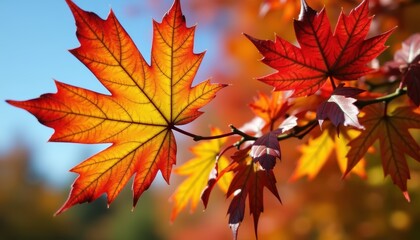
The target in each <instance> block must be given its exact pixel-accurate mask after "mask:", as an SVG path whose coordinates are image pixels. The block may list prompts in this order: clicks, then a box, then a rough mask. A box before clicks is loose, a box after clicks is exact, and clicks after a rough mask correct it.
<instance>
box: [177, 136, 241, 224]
mask: <svg viewBox="0 0 420 240" xmlns="http://www.w3.org/2000/svg"><path fill="white" fill-rule="evenodd" d="M221 133H222V132H221V131H220V130H219V129H217V128H212V129H211V135H212V136H215V135H220V134H221ZM225 142H226V140H224V139H220V138H219V139H214V140H210V141H203V142H201V143H199V144H198V145H196V146H194V147H193V148H192V149H191V151H192V152H193V153H194V155H195V157H194V158H193V159H191V160H189V161H188V162H186V163H185V164H183V165H182V166H181V167H179V168H177V169H175V170H174V173H177V174H179V175H182V176H188V178H187V179H185V180H184V181H183V182H182V183H181V184H180V185H179V186H178V188H177V189H176V190H175V192H174V194H173V195H172V196H171V200H172V201H174V207H173V209H172V214H171V221H174V220H175V218H176V216H177V215H178V214H179V213H180V212H181V211H182V210H183V209H184V208H185V207H186V205H187V204H188V202H189V201H191V212H193V211H195V209H196V208H197V204H198V202H199V201H200V198H201V193H202V191H203V189H204V188H205V186H206V184H207V180H208V176H209V174H210V172H211V171H212V170H213V167H214V165H215V161H216V159H217V163H218V167H219V168H220V169H221V170H223V169H224V168H226V167H227V166H228V164H229V161H228V159H227V158H226V157H224V156H223V155H222V156H220V157H219V153H220V152H221V150H222V149H221V148H222V146H223V145H224V143H225ZM232 178H233V174H232V173H230V172H229V173H226V174H224V175H223V177H222V178H221V179H220V181H218V185H219V186H220V188H221V189H222V190H223V191H224V192H226V191H227V189H228V187H229V184H230V182H231V181H232Z"/></svg>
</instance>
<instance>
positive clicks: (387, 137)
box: [345, 104, 420, 201]
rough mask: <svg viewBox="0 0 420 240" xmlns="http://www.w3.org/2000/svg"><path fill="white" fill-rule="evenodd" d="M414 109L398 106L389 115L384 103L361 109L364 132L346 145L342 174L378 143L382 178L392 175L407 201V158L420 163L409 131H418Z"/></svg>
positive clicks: (417, 145) (417, 121) (416, 147)
mask: <svg viewBox="0 0 420 240" xmlns="http://www.w3.org/2000/svg"><path fill="white" fill-rule="evenodd" d="M413 110H414V108H413V107H400V108H397V109H395V110H394V111H392V112H391V113H389V112H388V110H387V108H386V105H385V104H374V105H369V106H367V107H366V109H364V112H365V115H364V116H363V117H362V118H361V119H360V121H361V123H362V124H363V125H364V126H366V130H364V131H362V133H361V134H360V135H359V136H358V137H357V138H355V139H353V140H352V141H351V142H350V143H349V146H350V147H351V148H350V151H349V152H348V153H347V159H348V165H347V169H346V172H345V174H347V173H348V172H350V171H351V170H352V169H353V167H354V166H355V165H356V164H357V163H358V162H359V161H360V159H361V158H362V157H363V156H364V155H365V154H366V151H367V150H368V148H369V147H370V146H372V145H373V144H374V143H375V142H376V140H379V143H380V144H379V145H380V152H381V160H382V167H383V170H384V175H385V176H386V175H388V174H389V175H391V178H392V181H393V182H394V184H396V185H397V186H398V187H399V188H400V189H401V191H403V194H404V196H405V198H406V199H407V200H408V201H410V197H409V195H408V192H407V180H408V179H410V171H409V168H408V165H407V160H406V155H409V156H411V157H412V158H413V159H415V160H416V161H420V146H419V144H418V143H417V142H416V140H415V139H414V138H413V137H412V136H411V134H410V132H409V131H408V129H410V128H420V121H419V117H420V115H419V114H418V113H416V112H414V111H413Z"/></svg>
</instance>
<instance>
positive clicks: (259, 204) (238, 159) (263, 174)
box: [202, 146, 281, 239]
mask: <svg viewBox="0 0 420 240" xmlns="http://www.w3.org/2000/svg"><path fill="white" fill-rule="evenodd" d="M250 149H251V147H250V146H249V147H247V148H245V149H242V150H238V151H237V152H236V153H235V154H234V155H233V156H232V159H233V161H232V162H231V163H230V164H229V166H228V167H226V168H225V169H224V170H223V171H221V173H220V174H219V175H218V176H217V178H213V179H210V180H209V183H208V186H207V188H206V189H205V191H204V192H203V195H202V200H203V203H204V206H207V203H208V199H209V196H210V193H211V190H212V189H213V187H214V185H215V184H216V182H217V181H218V180H219V179H220V178H221V177H222V176H223V175H224V174H226V173H228V172H233V173H234V174H235V175H234V177H233V179H232V181H231V183H230V186H229V189H228V191H227V193H226V196H227V197H230V196H232V195H233V198H232V201H231V203H230V205H229V208H228V214H229V226H230V228H231V230H232V233H233V236H234V239H237V235H238V229H239V226H240V224H241V222H242V221H243V219H244V215H245V205H246V198H248V202H249V209H250V213H251V214H252V216H253V218H254V232H255V236H257V229H258V220H259V217H260V214H261V213H262V212H263V211H264V199H263V190H264V187H266V188H267V189H268V190H270V192H271V193H272V194H273V195H274V196H275V197H276V198H277V199H278V200H279V201H280V202H281V200H280V196H279V193H278V191H277V187H276V178H275V176H274V173H273V171H272V170H263V169H261V166H260V165H258V164H255V163H254V161H253V160H252V158H251V157H250V155H249V151H250Z"/></svg>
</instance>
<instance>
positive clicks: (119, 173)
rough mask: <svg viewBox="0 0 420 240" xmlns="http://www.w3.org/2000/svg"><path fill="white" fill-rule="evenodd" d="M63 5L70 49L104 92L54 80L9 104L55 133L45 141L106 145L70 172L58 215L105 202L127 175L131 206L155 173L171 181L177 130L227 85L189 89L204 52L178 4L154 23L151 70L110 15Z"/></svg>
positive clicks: (197, 113) (115, 191)
mask: <svg viewBox="0 0 420 240" xmlns="http://www.w3.org/2000/svg"><path fill="white" fill-rule="evenodd" d="M67 3H68V5H69V7H70V9H71V11H72V13H73V15H74V17H75V20H76V26H77V37H78V39H79V41H80V44H81V46H80V47H78V48H76V49H73V50H70V52H71V53H72V54H73V55H74V56H76V57H77V58H78V59H79V60H80V61H81V62H82V63H84V64H85V65H86V66H87V67H88V68H89V69H90V70H91V71H92V73H93V74H94V75H95V76H96V77H97V78H98V80H99V81H100V82H101V83H102V84H103V85H104V86H105V87H106V89H107V90H108V91H109V92H110V94H109V95H107V94H100V93H97V92H93V91H90V90H87V89H83V88H79V87H74V86H70V85H67V84H64V83H60V82H56V85H57V89H58V91H57V93H55V94H44V95H42V96H41V97H39V98H37V99H32V100H28V101H8V102H9V103H10V104H12V105H14V106H17V107H20V108H23V109H26V110H27V111H29V112H30V113H32V114H33V115H35V116H36V117H37V118H38V120H39V121H40V122H41V123H42V124H44V125H46V126H48V127H51V128H54V130H55V132H54V134H53V135H52V137H51V139H50V141H55V142H76V143H91V144H93V143H112V145H111V146H110V147H108V148H107V149H105V150H103V151H101V152H99V153H98V154H96V155H94V156H92V157H90V158H88V159H87V160H85V161H84V162H82V163H80V164H79V165H77V166H76V167H74V168H72V169H71V171H72V172H75V173H78V174H79V177H78V178H77V179H76V180H75V182H74V183H73V186H72V189H71V192H70V195H69V198H68V199H67V201H66V202H65V203H64V205H63V206H62V207H61V208H60V209H59V210H58V211H57V213H56V214H59V213H61V212H63V211H65V210H67V209H68V208H70V207H71V206H73V205H75V204H78V203H83V202H90V201H93V200H95V199H97V198H98V197H99V196H101V195H102V194H104V193H106V194H107V200H108V205H109V204H110V203H111V202H112V201H113V200H114V199H115V198H116V196H117V195H118V194H119V193H120V191H121V190H122V188H123V187H124V186H125V185H126V183H127V182H128V181H129V179H130V178H131V177H132V176H133V175H134V176H135V177H134V182H133V207H134V206H135V205H136V203H137V201H138V199H139V197H140V195H141V194H142V193H143V192H144V191H145V190H147V189H148V188H149V186H150V185H151V183H152V181H153V180H154V178H155V177H156V174H157V172H158V171H161V173H162V175H163V178H164V179H165V180H166V181H167V182H169V178H170V175H171V170H172V165H173V164H175V163H176V142H175V138H174V135H173V133H172V130H177V129H178V128H177V127H176V126H175V125H181V124H186V123H189V122H191V121H193V120H194V119H196V118H197V117H198V116H199V115H200V114H201V113H202V112H200V111H199V108H201V107H203V106H204V105H205V104H207V103H208V102H209V101H210V100H211V99H213V98H214V97H215V94H216V92H217V91H219V90H220V89H222V88H223V87H225V86H226V85H222V84H211V83H210V81H209V80H207V81H204V82H201V83H200V84H198V85H197V86H194V87H191V84H192V81H193V78H194V76H195V74H196V72H197V69H198V67H199V65H200V63H201V61H202V58H203V56H204V54H203V53H199V54H195V53H194V52H193V45H194V43H193V40H194V32H195V28H194V27H187V26H186V21H185V17H184V16H183V15H182V11H181V5H180V1H179V0H175V2H174V4H173V6H172V8H171V9H170V10H169V12H168V13H167V14H166V15H165V16H164V17H163V20H162V23H158V22H155V21H154V22H153V45H152V54H151V58H152V60H151V65H149V64H148V63H147V62H146V61H145V60H144V58H143V56H142V55H141V53H140V52H139V51H138V49H137V47H136V46H135V44H134V42H133V41H132V40H131V38H130V37H129V35H128V34H127V32H126V31H125V30H124V28H123V27H122V26H121V25H120V23H119V22H118V20H117V18H116V17H115V15H114V13H113V12H112V11H111V12H110V14H109V16H108V18H107V19H106V20H103V19H101V18H100V17H98V16H97V15H96V14H94V13H91V12H86V11H84V10H82V9H80V8H79V7H78V6H76V5H75V4H74V3H73V2H72V1H71V0H67Z"/></svg>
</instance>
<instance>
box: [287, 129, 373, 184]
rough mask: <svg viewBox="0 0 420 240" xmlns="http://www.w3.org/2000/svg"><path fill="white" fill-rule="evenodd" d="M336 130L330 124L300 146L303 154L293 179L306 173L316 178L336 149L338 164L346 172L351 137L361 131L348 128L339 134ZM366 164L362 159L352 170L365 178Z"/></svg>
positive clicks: (310, 177)
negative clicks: (319, 133)
mask: <svg viewBox="0 0 420 240" xmlns="http://www.w3.org/2000/svg"><path fill="white" fill-rule="evenodd" d="M336 130H337V129H336V127H335V126H334V125H333V124H329V125H328V127H327V129H325V130H324V131H322V133H321V135H319V136H317V137H311V138H310V139H309V141H308V144H306V145H303V146H301V147H300V148H299V150H300V152H301V153H302V155H301V157H300V158H299V159H298V164H297V166H296V169H295V170H294V172H293V174H292V177H291V180H292V181H294V180H297V179H298V178H301V177H303V176H305V175H307V176H308V178H309V179H310V180H312V179H313V178H315V177H316V176H317V175H318V173H319V171H320V170H321V168H322V167H323V166H324V165H325V164H326V162H327V160H328V159H330V157H331V156H332V154H333V152H334V150H335V155H336V159H337V162H338V166H339V168H340V170H341V172H343V173H344V172H345V170H346V163H347V158H346V153H347V152H348V151H349V149H350V147H348V146H347V144H348V143H349V141H350V140H351V139H354V138H355V137H356V136H357V135H358V133H359V132H358V131H357V130H353V129H348V128H346V129H344V130H341V131H340V136H338V134H337V131H336ZM365 165H366V163H365V160H364V159H362V160H361V161H360V162H359V163H358V164H357V165H356V166H355V168H353V169H352V171H351V172H352V173H354V174H356V175H359V176H360V177H362V178H364V177H366V170H365Z"/></svg>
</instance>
